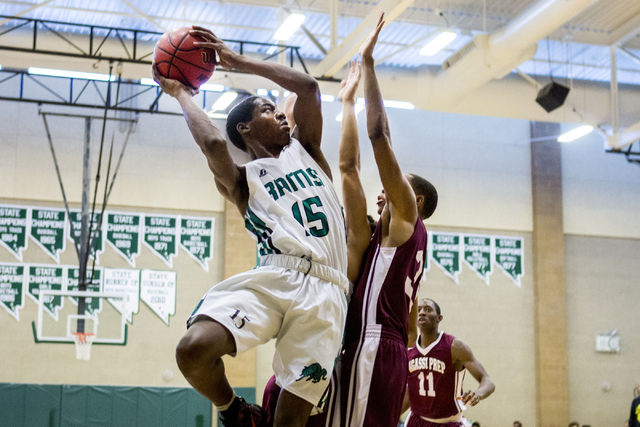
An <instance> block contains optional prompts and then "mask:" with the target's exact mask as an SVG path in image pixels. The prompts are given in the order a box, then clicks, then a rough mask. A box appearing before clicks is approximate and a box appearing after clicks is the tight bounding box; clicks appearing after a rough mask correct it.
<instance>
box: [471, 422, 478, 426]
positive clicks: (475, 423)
mask: <svg viewBox="0 0 640 427" xmlns="http://www.w3.org/2000/svg"><path fill="white" fill-rule="evenodd" d="M471 427H480V423H479V422H477V421H474V422H473V423H471Z"/></svg>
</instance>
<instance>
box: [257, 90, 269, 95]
mask: <svg viewBox="0 0 640 427" xmlns="http://www.w3.org/2000/svg"><path fill="white" fill-rule="evenodd" d="M257 93H258V95H259V96H267V95H269V91H268V90H266V89H258V91H257Z"/></svg>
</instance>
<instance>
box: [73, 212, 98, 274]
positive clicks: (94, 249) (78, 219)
mask: <svg viewBox="0 0 640 427" xmlns="http://www.w3.org/2000/svg"><path fill="white" fill-rule="evenodd" d="M69 214H70V215H71V221H72V222H73V231H74V236H75V238H76V239H78V244H82V243H81V242H80V232H81V227H82V211H80V210H79V209H71V210H69ZM89 215H91V213H89ZM99 225H100V212H94V214H93V221H92V223H90V224H88V226H89V227H91V229H92V230H93V232H92V233H91V240H93V244H92V245H91V250H90V251H89V257H91V259H95V260H96V263H97V264H100V258H99V255H100V254H101V253H103V252H104V233H103V230H102V228H101V229H100V231H98V226H99ZM87 231H88V230H87ZM67 238H68V239H69V240H71V241H72V242H74V244H75V240H74V238H73V236H71V227H69V232H68V233H67Z"/></svg>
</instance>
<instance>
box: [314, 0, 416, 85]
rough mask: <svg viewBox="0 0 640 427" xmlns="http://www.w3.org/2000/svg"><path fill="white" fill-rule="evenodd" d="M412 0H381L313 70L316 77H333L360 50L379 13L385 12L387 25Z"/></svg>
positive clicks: (412, 0) (411, 2)
mask: <svg viewBox="0 0 640 427" xmlns="http://www.w3.org/2000/svg"><path fill="white" fill-rule="evenodd" d="M413 2H414V0H383V1H381V2H380V3H378V4H377V5H376V6H375V7H374V8H373V10H372V11H371V12H370V13H369V15H367V16H366V17H365V18H364V19H363V20H362V22H360V24H359V25H358V26H357V27H356V29H355V30H353V31H352V32H351V34H349V35H348V36H347V37H346V38H345V39H344V40H343V41H342V43H341V44H340V45H339V46H337V47H335V48H334V49H332V50H331V51H330V52H329V54H328V55H327V56H325V58H324V59H323V60H322V61H320V63H319V64H318V65H317V66H316V68H315V69H314V72H313V74H314V75H316V76H320V75H322V76H327V77H333V75H334V74H335V73H336V72H338V70H340V68H342V66H343V65H344V64H346V63H348V62H349V60H350V59H351V58H352V57H353V55H355V53H356V52H357V51H358V49H359V48H360V45H361V44H362V42H363V41H364V40H365V39H366V37H367V36H368V35H369V33H370V32H371V30H372V29H373V28H374V25H375V23H376V22H377V20H378V16H379V15H380V12H381V11H383V10H384V11H385V17H384V20H385V21H386V23H387V25H388V24H389V23H390V22H392V21H393V20H394V19H396V18H397V17H398V16H399V15H400V14H401V13H402V12H404V11H405V10H406V9H407V7H409V6H410V5H411V4H413Z"/></svg>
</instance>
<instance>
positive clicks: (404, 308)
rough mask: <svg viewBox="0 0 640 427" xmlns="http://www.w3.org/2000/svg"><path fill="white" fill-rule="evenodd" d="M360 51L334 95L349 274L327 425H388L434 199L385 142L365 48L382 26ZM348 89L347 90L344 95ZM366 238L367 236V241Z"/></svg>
mask: <svg viewBox="0 0 640 427" xmlns="http://www.w3.org/2000/svg"><path fill="white" fill-rule="evenodd" d="M383 18H384V14H381V15H380V18H379V20H378V24H377V26H376V29H375V30H374V31H373V32H372V33H371V34H370V36H369V38H368V39H367V40H366V41H365V42H364V44H363V45H362V47H361V49H360V55H361V57H362V66H360V64H359V63H353V64H352V67H351V70H350V72H349V77H348V79H347V82H346V83H345V87H344V88H343V89H344V90H343V91H342V92H341V96H340V99H341V101H342V102H343V124H342V135H341V143H340V173H341V177H342V189H343V200H344V205H345V222H346V224H347V256H348V259H349V263H348V267H347V272H348V273H347V275H348V276H349V279H352V277H353V276H354V272H355V273H356V274H355V275H356V279H355V280H354V279H352V280H354V283H356V286H355V290H354V292H353V295H352V297H351V301H350V303H349V309H348V311H347V324H346V326H345V340H344V352H343V354H342V355H341V357H340V359H339V361H338V364H337V365H336V368H335V370H334V377H333V378H332V386H335V387H336V389H335V390H332V391H333V392H334V393H332V394H331V395H330V397H329V404H330V405H329V406H330V409H329V411H328V415H327V417H328V420H327V421H328V422H327V424H326V425H327V426H333V427H342V426H350V427H351V426H354V427H361V426H376V427H395V426H397V424H398V418H399V417H400V413H401V412H400V411H401V408H402V397H403V394H404V389H405V384H406V378H407V341H408V335H409V334H410V332H411V331H412V330H414V328H411V327H410V326H409V318H410V310H411V307H412V305H413V301H414V300H415V298H416V296H417V293H418V288H419V283H420V278H421V277H422V272H423V270H424V260H425V257H426V254H427V230H426V228H425V226H424V223H423V220H424V219H426V218H428V217H430V216H431V215H432V214H433V212H434V211H435V208H436V205H437V200H438V194H437V192H436V190H435V188H434V187H433V185H432V184H431V183H429V182H428V181H427V180H425V179H424V178H421V177H419V176H417V175H405V174H403V173H402V171H401V169H400V167H399V165H398V162H397V159H396V157H395V154H394V152H393V147H392V144H391V135H390V130H389V123H388V120H387V116H386V111H385V108H384V103H383V99H382V94H381V93H380V88H379V86H378V80H377V77H376V74H375V69H374V63H375V61H374V59H373V56H372V54H373V48H374V46H375V43H376V41H377V37H378V34H379V32H380V30H381V29H382V27H383V25H384V21H383ZM360 68H362V72H363V76H364V96H365V99H366V104H365V107H366V116H367V130H368V135H369V139H370V141H371V145H372V147H373V154H374V157H375V161H376V165H377V167H378V172H379V174H380V180H381V181H382V186H383V190H382V194H380V196H378V201H377V205H378V213H379V214H380V219H379V221H378V224H377V227H376V229H375V231H374V233H373V236H371V231H370V228H369V223H368V222H367V217H366V201H365V198H364V191H363V190H362V184H361V182H360V176H359V173H360V153H359V146H358V144H359V143H358V138H357V127H356V121H355V113H354V112H353V108H354V105H355V99H354V95H355V87H353V86H352V85H354V83H355V86H356V87H357V81H358V80H359V74H360ZM350 88H353V90H349V89H350ZM370 236H371V238H370Z"/></svg>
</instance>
